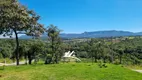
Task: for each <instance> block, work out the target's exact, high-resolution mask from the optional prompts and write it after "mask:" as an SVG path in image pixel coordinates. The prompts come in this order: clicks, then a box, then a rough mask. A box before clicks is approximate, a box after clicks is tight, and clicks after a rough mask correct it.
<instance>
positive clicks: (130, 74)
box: [0, 63, 142, 80]
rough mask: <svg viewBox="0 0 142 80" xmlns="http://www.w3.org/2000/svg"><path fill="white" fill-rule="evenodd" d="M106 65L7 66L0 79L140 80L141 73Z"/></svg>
mask: <svg viewBox="0 0 142 80" xmlns="http://www.w3.org/2000/svg"><path fill="white" fill-rule="evenodd" d="M107 66H108V67H107V68H99V66H98V65H97V64H93V65H92V64H91V63H65V64H51V65H44V64H37V65H28V66H26V65H21V66H18V67H17V66H8V67H5V70H0V80H142V74H141V73H138V72H135V71H131V70H129V69H127V68H124V67H121V66H119V65H113V64H107ZM0 68H2V67H0Z"/></svg>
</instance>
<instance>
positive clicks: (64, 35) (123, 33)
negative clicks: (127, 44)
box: [19, 30, 142, 39]
mask: <svg viewBox="0 0 142 80" xmlns="http://www.w3.org/2000/svg"><path fill="white" fill-rule="evenodd" d="M141 35H142V32H137V33H134V32H129V31H117V30H108V31H93V32H84V33H80V34H79V33H78V34H77V33H74V34H70V33H68V34H67V33H61V34H60V37H62V38H100V37H119V36H141ZM19 38H21V39H28V38H31V37H29V36H26V35H22V36H20V37H19ZM41 38H47V35H46V34H43V35H42V36H41Z"/></svg>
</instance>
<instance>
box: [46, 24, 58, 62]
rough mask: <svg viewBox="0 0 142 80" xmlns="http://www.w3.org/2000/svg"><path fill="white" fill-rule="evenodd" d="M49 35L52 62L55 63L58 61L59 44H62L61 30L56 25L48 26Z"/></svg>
mask: <svg viewBox="0 0 142 80" xmlns="http://www.w3.org/2000/svg"><path fill="white" fill-rule="evenodd" d="M46 32H47V35H48V39H49V41H50V42H51V57H52V59H51V62H52V63H54V62H56V63H58V55H59V54H58V48H59V45H60V44H61V39H60V37H59V34H60V32H61V30H59V29H58V28H57V26H54V25H50V26H48V29H47V30H46Z"/></svg>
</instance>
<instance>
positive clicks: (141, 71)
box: [133, 70, 142, 73]
mask: <svg viewBox="0 0 142 80" xmlns="http://www.w3.org/2000/svg"><path fill="white" fill-rule="evenodd" d="M133 71H136V72H139V73H142V70H133Z"/></svg>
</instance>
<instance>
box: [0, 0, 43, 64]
mask: <svg viewBox="0 0 142 80" xmlns="http://www.w3.org/2000/svg"><path fill="white" fill-rule="evenodd" d="M39 18H40V17H39V16H38V15H36V14H35V13H34V12H33V11H31V10H28V9H27V8H26V7H25V6H24V5H21V4H20V3H19V2H18V1H17V0H1V1H0V34H3V35H4V36H12V34H13V33H14V34H15V39H16V51H15V55H16V62H17V65H19V39H18V34H19V33H20V32H21V31H22V32H25V33H26V34H27V35H30V36H37V35H40V34H41V33H43V32H44V29H43V26H42V25H41V24H39V23H38V22H37V21H38V20H39Z"/></svg>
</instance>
